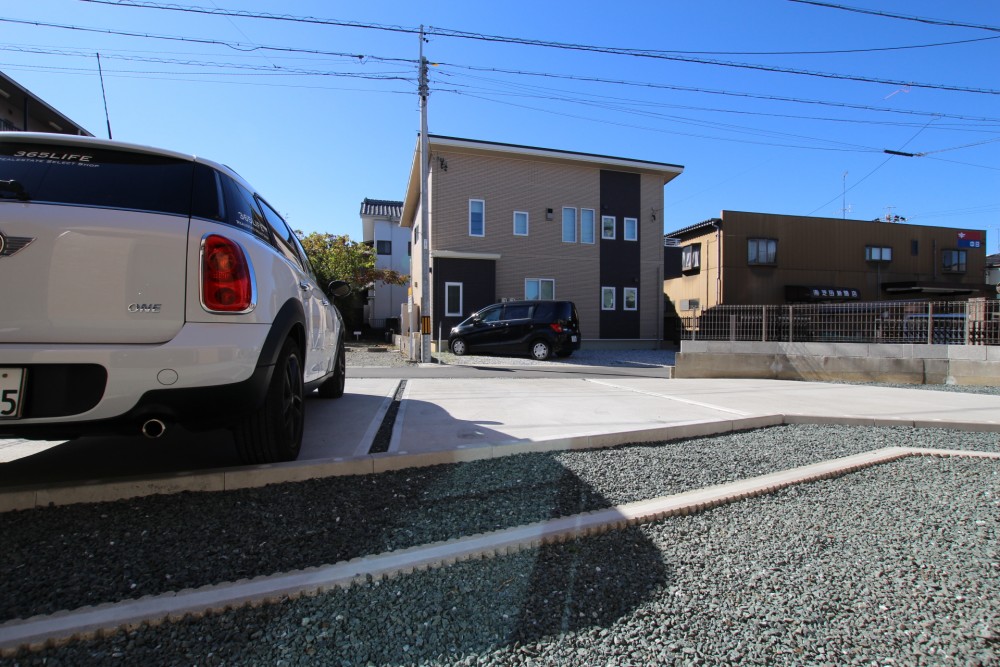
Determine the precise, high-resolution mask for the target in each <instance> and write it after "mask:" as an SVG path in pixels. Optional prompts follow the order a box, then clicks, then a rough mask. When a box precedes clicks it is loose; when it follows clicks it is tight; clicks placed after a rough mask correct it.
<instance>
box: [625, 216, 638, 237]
mask: <svg viewBox="0 0 1000 667" xmlns="http://www.w3.org/2000/svg"><path fill="white" fill-rule="evenodd" d="M624 224H625V229H624V230H623V232H622V234H623V235H624V238H625V240H626V241H638V240H639V221H638V220H637V219H635V218H625V222H624Z"/></svg>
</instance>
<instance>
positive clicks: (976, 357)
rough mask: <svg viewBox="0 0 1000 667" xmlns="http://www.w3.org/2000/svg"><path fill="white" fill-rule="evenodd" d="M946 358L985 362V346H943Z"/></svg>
mask: <svg viewBox="0 0 1000 667" xmlns="http://www.w3.org/2000/svg"><path fill="white" fill-rule="evenodd" d="M944 347H945V348H946V350H947V354H948V358H949V359H951V360H955V359H959V360H962V361H986V346H985V345H945V346H944Z"/></svg>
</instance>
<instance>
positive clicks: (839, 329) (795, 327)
mask: <svg viewBox="0 0 1000 667" xmlns="http://www.w3.org/2000/svg"><path fill="white" fill-rule="evenodd" d="M681 323H682V332H681V335H682V337H683V338H685V339H688V340H728V341H781V342H796V343H807V342H840V343H922V344H939V345H1000V300H996V299H990V300H987V299H973V300H969V301H930V302H929V301H923V302H913V301H885V302H856V303H837V304H789V305H784V306H725V305H723V306H715V307H713V308H709V309H707V310H705V311H701V312H698V311H696V312H695V313H694V314H693V315H691V316H686V317H681Z"/></svg>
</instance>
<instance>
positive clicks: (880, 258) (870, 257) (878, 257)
mask: <svg viewBox="0 0 1000 667" xmlns="http://www.w3.org/2000/svg"><path fill="white" fill-rule="evenodd" d="M865 261H868V262H891V261H892V248H886V247H882V246H873V245H870V246H865Z"/></svg>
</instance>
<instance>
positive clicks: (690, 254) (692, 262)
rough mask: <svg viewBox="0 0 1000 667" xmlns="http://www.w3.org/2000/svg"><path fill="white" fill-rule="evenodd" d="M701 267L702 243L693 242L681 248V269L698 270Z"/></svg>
mask: <svg viewBox="0 0 1000 667" xmlns="http://www.w3.org/2000/svg"><path fill="white" fill-rule="evenodd" d="M700 268H701V244H700V243H692V244H691V245H686V246H684V247H683V248H681V271H696V270H698V269H700Z"/></svg>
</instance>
